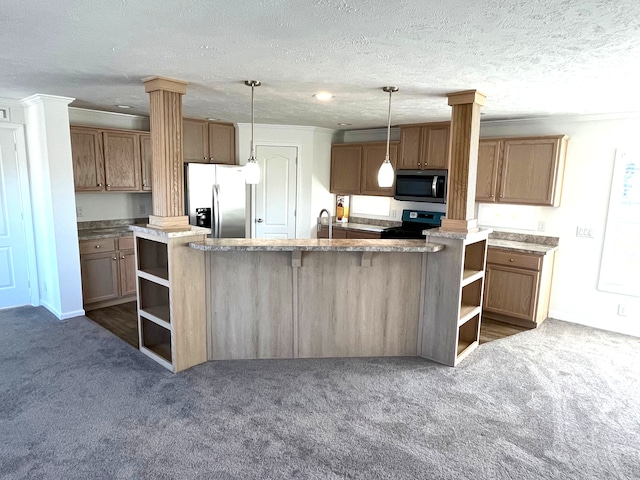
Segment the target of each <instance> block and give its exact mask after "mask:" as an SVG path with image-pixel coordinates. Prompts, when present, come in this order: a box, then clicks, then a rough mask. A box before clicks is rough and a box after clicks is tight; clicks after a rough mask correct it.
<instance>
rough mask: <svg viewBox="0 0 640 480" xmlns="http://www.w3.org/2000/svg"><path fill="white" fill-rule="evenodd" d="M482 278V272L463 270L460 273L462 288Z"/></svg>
mask: <svg viewBox="0 0 640 480" xmlns="http://www.w3.org/2000/svg"><path fill="white" fill-rule="evenodd" d="M483 276H484V270H467V269H465V270H463V271H462V286H465V285H468V284H470V283H471V282H474V281H476V280H477V279H478V278H481V277H483Z"/></svg>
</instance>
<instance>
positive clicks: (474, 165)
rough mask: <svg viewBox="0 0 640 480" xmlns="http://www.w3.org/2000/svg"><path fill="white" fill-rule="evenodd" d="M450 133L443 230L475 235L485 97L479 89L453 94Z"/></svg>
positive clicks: (451, 96)
mask: <svg viewBox="0 0 640 480" xmlns="http://www.w3.org/2000/svg"><path fill="white" fill-rule="evenodd" d="M447 97H449V105H451V107H452V110H451V131H450V134H449V185H448V189H447V190H448V193H447V215H446V218H444V219H443V220H442V227H441V230H442V231H449V232H473V231H477V230H478V219H477V218H475V201H476V177H477V174H478V142H479V140H480V107H482V105H484V102H485V100H486V96H485V95H483V94H482V93H480V92H478V91H476V90H466V91H464V92H456V93H450V94H448V95H447Z"/></svg>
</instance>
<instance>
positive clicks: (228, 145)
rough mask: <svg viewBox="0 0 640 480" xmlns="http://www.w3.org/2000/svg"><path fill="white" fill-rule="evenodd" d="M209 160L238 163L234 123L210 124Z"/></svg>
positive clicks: (231, 163) (212, 161)
mask: <svg viewBox="0 0 640 480" xmlns="http://www.w3.org/2000/svg"><path fill="white" fill-rule="evenodd" d="M209 161H210V162H211V163H228V164H230V165H235V164H236V129H235V127H234V126H233V125H227V124H223V123H210V124H209Z"/></svg>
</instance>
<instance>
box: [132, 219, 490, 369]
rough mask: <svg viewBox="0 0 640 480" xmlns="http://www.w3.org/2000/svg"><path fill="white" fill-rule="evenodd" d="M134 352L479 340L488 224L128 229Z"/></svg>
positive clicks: (465, 346)
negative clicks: (234, 235) (326, 230)
mask: <svg viewBox="0 0 640 480" xmlns="http://www.w3.org/2000/svg"><path fill="white" fill-rule="evenodd" d="M131 228H132V229H133V230H134V232H135V238H136V255H137V256H136V262H137V266H138V270H137V275H138V304H139V320H140V345H141V350H142V351H143V352H144V353H145V354H147V355H148V356H149V357H151V358H153V359H154V360H156V361H158V362H159V363H161V364H162V365H164V366H165V367H167V368H169V369H170V370H172V371H174V372H178V371H180V370H183V369H185V368H189V367H190V366H193V365H196V364H198V363H202V362H204V361H206V360H230V359H259V358H321V357H362V356H367V357H369V356H422V357H425V358H428V359H431V360H434V361H436V362H439V363H443V364H446V365H451V366H454V365H456V364H457V363H458V362H459V361H460V360H462V359H463V358H464V357H465V356H466V355H468V354H469V353H470V352H471V351H472V350H473V349H474V348H475V347H476V346H477V345H478V344H479V330H480V317H481V310H482V309H481V305H482V293H483V287H484V268H485V261H486V249H487V236H488V233H489V231H485V230H481V231H479V232H476V233H473V234H462V233H455V232H439V233H438V232H433V231H430V232H431V235H432V239H431V240H430V241H427V242H425V241H424V240H369V239H359V240H355V239H354V240H348V239H344V240H315V239H313V240H251V239H204V235H203V234H202V233H199V232H164V233H162V234H160V235H159V234H156V233H155V232H154V231H153V230H152V229H148V228H146V229H145V228H141V227H131Z"/></svg>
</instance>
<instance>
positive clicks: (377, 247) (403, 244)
mask: <svg viewBox="0 0 640 480" xmlns="http://www.w3.org/2000/svg"><path fill="white" fill-rule="evenodd" d="M189 246H190V247H191V248H194V249H196V250H203V251H205V252H220V251H222V252H224V251H234V250H235V251H245V252H293V251H302V252H401V253H425V252H438V251H440V250H442V249H443V248H444V245H442V244H438V243H427V242H425V241H424V240H378V239H375V240H373V239H353V240H348V239H337V240H336V239H333V240H328V239H287V240H261V239H251V238H209V239H206V240H205V241H204V242H191V243H190V244H189Z"/></svg>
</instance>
